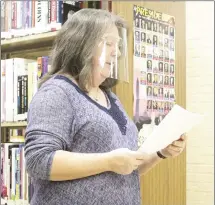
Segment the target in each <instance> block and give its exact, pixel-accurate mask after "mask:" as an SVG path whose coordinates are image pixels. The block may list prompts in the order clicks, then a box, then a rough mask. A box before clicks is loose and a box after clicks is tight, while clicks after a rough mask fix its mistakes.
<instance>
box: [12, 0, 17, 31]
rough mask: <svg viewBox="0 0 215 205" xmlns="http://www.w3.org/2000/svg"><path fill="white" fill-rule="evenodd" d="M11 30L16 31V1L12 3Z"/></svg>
mask: <svg viewBox="0 0 215 205" xmlns="http://www.w3.org/2000/svg"><path fill="white" fill-rule="evenodd" d="M11 3H12V18H11V20H12V26H11V28H12V29H16V28H17V8H16V3H17V2H16V1H12V2H11Z"/></svg>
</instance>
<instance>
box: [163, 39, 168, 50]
mask: <svg viewBox="0 0 215 205" xmlns="http://www.w3.org/2000/svg"><path fill="white" fill-rule="evenodd" d="M164 47H165V48H169V39H168V38H164Z"/></svg>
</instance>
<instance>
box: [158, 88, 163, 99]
mask: <svg viewBox="0 0 215 205" xmlns="http://www.w3.org/2000/svg"><path fill="white" fill-rule="evenodd" d="M158 97H159V98H160V99H162V98H163V88H159V89H158Z"/></svg>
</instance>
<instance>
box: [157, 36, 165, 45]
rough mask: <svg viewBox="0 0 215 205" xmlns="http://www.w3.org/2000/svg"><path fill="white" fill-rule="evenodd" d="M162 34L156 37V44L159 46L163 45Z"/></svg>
mask: <svg viewBox="0 0 215 205" xmlns="http://www.w3.org/2000/svg"><path fill="white" fill-rule="evenodd" d="M163 41H164V40H163V36H159V37H158V45H159V46H160V47H163Z"/></svg>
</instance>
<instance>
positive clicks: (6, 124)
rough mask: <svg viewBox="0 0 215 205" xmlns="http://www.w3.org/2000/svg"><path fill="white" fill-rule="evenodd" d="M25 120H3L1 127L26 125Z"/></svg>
mask: <svg viewBox="0 0 215 205" xmlns="http://www.w3.org/2000/svg"><path fill="white" fill-rule="evenodd" d="M26 126H27V122H26V121H21V122H3V123H1V127H2V128H16V127H26Z"/></svg>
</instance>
